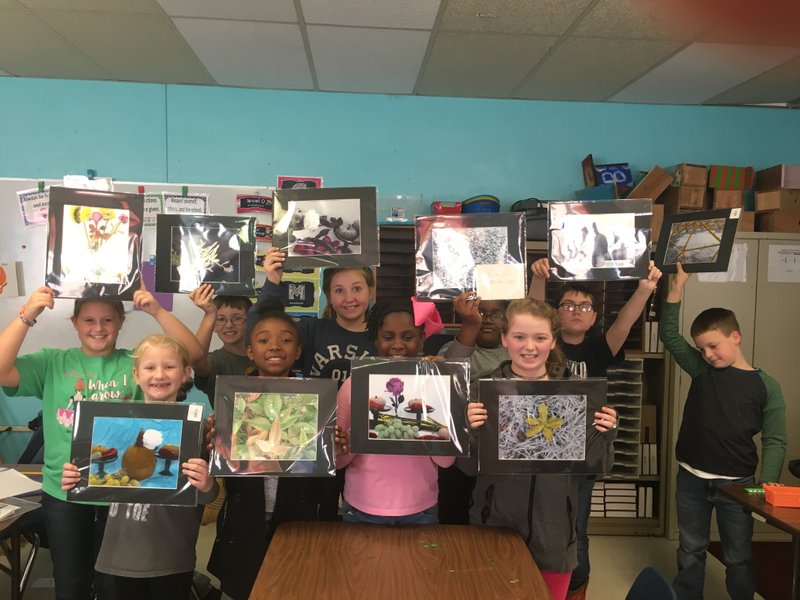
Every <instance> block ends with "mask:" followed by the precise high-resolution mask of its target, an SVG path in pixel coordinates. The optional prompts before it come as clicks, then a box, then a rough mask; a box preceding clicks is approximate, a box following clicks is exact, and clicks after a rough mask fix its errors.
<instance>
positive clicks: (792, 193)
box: [756, 165, 800, 233]
mask: <svg viewBox="0 0 800 600" xmlns="http://www.w3.org/2000/svg"><path fill="white" fill-rule="evenodd" d="M756 214H757V222H756V227H757V229H758V231H776V232H781V233H800V166H790V165H775V166H774V167H770V168H769V169H763V170H761V171H759V172H758V175H757V177H756Z"/></svg>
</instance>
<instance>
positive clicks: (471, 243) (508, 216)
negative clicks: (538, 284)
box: [414, 213, 526, 301]
mask: <svg viewBox="0 0 800 600" xmlns="http://www.w3.org/2000/svg"><path fill="white" fill-rule="evenodd" d="M414 234H415V235H414V237H415V248H416V250H415V254H416V295H417V298H419V299H420V300H425V299H427V300H447V301H452V300H453V299H454V298H455V297H456V296H458V295H459V294H460V293H461V292H464V291H466V290H476V291H477V293H478V295H479V296H480V297H481V298H482V299H484V300H512V299H514V298H523V297H524V296H525V293H526V287H525V278H526V273H525V271H526V267H525V213H476V214H465V215H435V216H426V217H417V218H416V219H415V221H414Z"/></svg>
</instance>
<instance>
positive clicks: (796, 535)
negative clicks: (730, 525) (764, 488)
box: [718, 485, 800, 600]
mask: <svg viewBox="0 0 800 600" xmlns="http://www.w3.org/2000/svg"><path fill="white" fill-rule="evenodd" d="M718 489H719V492H720V493H721V494H722V495H723V496H726V497H727V498H730V499H731V500H733V501H734V502H737V503H739V504H741V505H742V508H744V510H746V511H747V512H749V513H751V514H752V515H753V518H755V519H758V520H760V521H765V522H767V523H769V524H770V525H772V526H773V527H777V528H778V529H782V530H783V531H786V532H787V533H791V534H792V551H793V554H794V558H793V563H792V564H793V567H792V600H800V508H786V507H780V506H772V504H769V503H768V502H767V501H766V499H765V498H764V494H749V493H747V492H745V491H744V489H745V486H743V485H722V486H720V487H719V488H718Z"/></svg>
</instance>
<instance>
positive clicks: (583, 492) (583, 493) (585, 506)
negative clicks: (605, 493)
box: [569, 477, 594, 590]
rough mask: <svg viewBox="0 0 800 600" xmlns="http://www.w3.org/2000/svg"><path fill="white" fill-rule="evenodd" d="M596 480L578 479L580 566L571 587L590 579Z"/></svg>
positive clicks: (578, 545) (578, 546) (577, 528)
mask: <svg viewBox="0 0 800 600" xmlns="http://www.w3.org/2000/svg"><path fill="white" fill-rule="evenodd" d="M593 489H594V480H593V479H586V478H585V477H581V478H579V479H578V510H577V511H576V517H577V519H576V523H575V534H576V536H577V550H578V566H576V567H575V570H574V571H573V572H572V577H571V578H570V580H569V589H570V590H577V589H578V588H579V587H581V586H582V585H583V584H584V583H586V581H587V580H588V579H589V571H590V570H591V566H590V565H589V513H590V512H591V511H592V490H593Z"/></svg>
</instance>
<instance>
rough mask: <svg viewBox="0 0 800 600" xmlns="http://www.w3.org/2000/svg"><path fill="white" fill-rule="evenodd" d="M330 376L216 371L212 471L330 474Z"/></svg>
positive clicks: (332, 467) (332, 402) (332, 383)
mask: <svg viewBox="0 0 800 600" xmlns="http://www.w3.org/2000/svg"><path fill="white" fill-rule="evenodd" d="M336 391H337V385H336V382H335V381H334V380H328V379H314V380H309V379H292V378H285V379H282V378H279V379H273V378H269V379H268V378H261V377H245V376H220V377H217V381H216V393H215V398H214V409H215V412H216V425H215V427H216V436H215V438H214V442H213V449H212V453H211V474H212V475H217V476H232V475H265V474H276V475H282V476H287V475H294V476H304V475H305V476H333V475H334V474H335V473H336V468H335V462H334V444H333V428H334V425H335V424H336Z"/></svg>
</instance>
